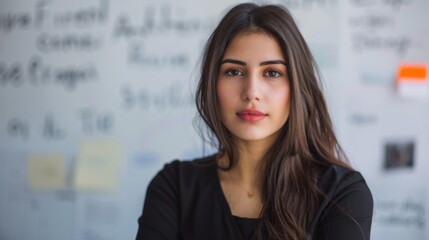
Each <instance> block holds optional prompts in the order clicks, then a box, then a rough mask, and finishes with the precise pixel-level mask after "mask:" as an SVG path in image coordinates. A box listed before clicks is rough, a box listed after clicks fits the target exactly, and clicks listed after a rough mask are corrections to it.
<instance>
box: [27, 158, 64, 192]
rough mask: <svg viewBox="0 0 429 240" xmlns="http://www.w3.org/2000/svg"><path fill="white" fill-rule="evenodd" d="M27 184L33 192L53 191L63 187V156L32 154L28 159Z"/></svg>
mask: <svg viewBox="0 0 429 240" xmlns="http://www.w3.org/2000/svg"><path fill="white" fill-rule="evenodd" d="M28 181H29V182H28V183H29V186H30V188H32V189H34V190H55V189H60V188H63V187H64V186H65V182H66V166H65V159H64V156H63V155H61V154H57V153H46V154H33V155H30V156H29V159H28Z"/></svg>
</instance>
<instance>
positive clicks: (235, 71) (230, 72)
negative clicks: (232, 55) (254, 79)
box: [225, 69, 243, 76]
mask: <svg viewBox="0 0 429 240" xmlns="http://www.w3.org/2000/svg"><path fill="white" fill-rule="evenodd" d="M225 73H226V75H229V76H240V75H243V74H242V72H241V71H240V70H238V69H229V70H227V71H225Z"/></svg>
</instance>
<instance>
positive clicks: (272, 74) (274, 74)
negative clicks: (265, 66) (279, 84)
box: [265, 70, 281, 78]
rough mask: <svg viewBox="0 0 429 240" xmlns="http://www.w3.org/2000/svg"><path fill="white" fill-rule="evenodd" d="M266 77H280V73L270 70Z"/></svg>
mask: <svg viewBox="0 0 429 240" xmlns="http://www.w3.org/2000/svg"><path fill="white" fill-rule="evenodd" d="M265 75H266V76H267V77H274V78H275V77H280V75H281V74H280V73H279V72H278V71H273V70H270V71H267V72H266V73H265Z"/></svg>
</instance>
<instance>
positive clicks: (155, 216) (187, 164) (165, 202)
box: [136, 156, 373, 240]
mask: <svg viewBox="0 0 429 240" xmlns="http://www.w3.org/2000/svg"><path fill="white" fill-rule="evenodd" d="M318 186H319V187H320V189H321V190H322V191H323V192H324V193H325V194H326V198H325V199H324V200H323V201H322V202H321V203H320V207H319V209H318V210H317V212H316V214H315V216H314V219H313V221H312V224H311V226H310V229H308V232H309V234H310V235H311V236H312V239H313V240H325V239H326V240H328V239H329V240H344V239H347V240H361V239H365V240H369V239H370V229H371V220H372V212H373V200H372V195H371V192H370V190H369V188H368V186H367V184H366V183H365V180H364V179H363V177H362V175H361V174H360V173H359V172H356V171H349V170H347V169H344V168H341V167H338V166H334V165H332V166H330V167H327V168H326V169H324V170H323V172H321V174H320V176H319V177H318ZM138 222H139V229H138V232H137V237H136V239H137V240H182V239H183V240H202V239H204V240H211V239H213V240H220V239H222V240H243V239H252V240H254V239H256V234H253V233H254V232H255V231H254V229H255V228H256V226H257V223H258V222H257V219H246V218H240V217H235V216H233V215H232V213H231V210H230V208H229V205H228V203H227V201H226V198H225V196H224V195H223V192H222V188H221V185H220V181H219V177H218V175H217V167H216V165H215V164H214V161H213V156H210V157H207V158H202V159H196V160H194V161H184V162H180V161H178V160H175V161H173V162H171V163H169V164H166V165H165V167H164V169H162V170H161V171H160V172H159V173H158V174H157V175H156V176H155V177H154V178H153V179H152V181H151V182H150V184H149V186H148V189H147V193H146V200H145V203H144V207H143V213H142V215H141V217H140V218H139V221H138Z"/></svg>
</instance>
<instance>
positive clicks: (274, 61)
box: [259, 60, 286, 66]
mask: <svg viewBox="0 0 429 240" xmlns="http://www.w3.org/2000/svg"><path fill="white" fill-rule="evenodd" d="M271 64H283V65H285V66H286V63H285V62H284V61H282V60H270V61H264V62H261V63H260V64H259V66H264V65H271Z"/></svg>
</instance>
